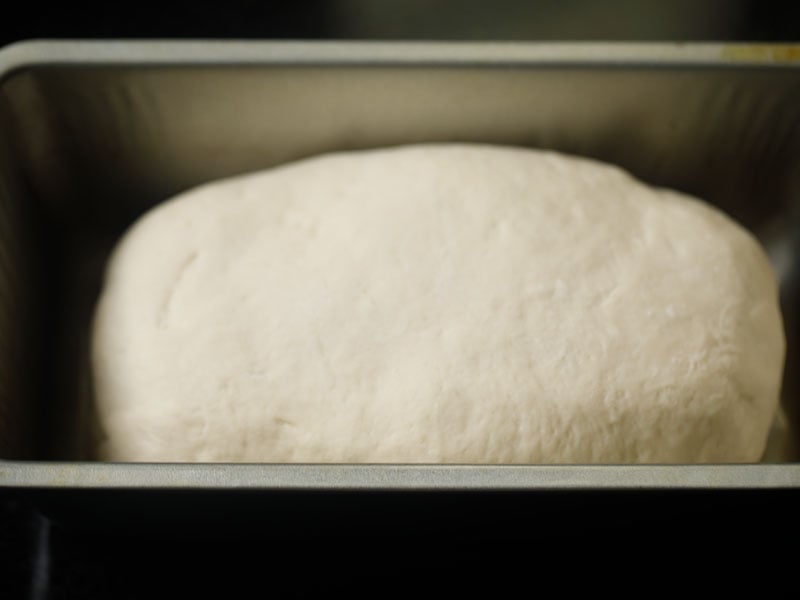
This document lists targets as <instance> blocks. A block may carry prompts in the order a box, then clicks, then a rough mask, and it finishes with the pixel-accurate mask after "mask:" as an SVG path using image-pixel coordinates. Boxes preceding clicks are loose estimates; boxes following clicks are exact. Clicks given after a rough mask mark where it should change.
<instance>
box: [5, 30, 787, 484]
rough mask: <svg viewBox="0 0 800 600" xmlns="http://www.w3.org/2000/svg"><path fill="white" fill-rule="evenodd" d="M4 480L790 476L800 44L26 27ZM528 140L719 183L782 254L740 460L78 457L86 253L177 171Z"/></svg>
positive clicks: (83, 403)
mask: <svg viewBox="0 0 800 600" xmlns="http://www.w3.org/2000/svg"><path fill="white" fill-rule="evenodd" d="M0 127H1V128H2V129H0V431H2V436H0V458H2V460H1V461H0V487H2V488H7V489H15V490H17V491H23V490H29V491H34V490H37V491H38V492H40V493H45V494H47V493H55V492H58V491H62V492H66V491H70V493H78V492H80V491H82V490H83V491H87V492H88V491H101V490H104V491H113V490H117V491H120V490H128V491H131V490H133V491H139V492H146V491H148V490H150V491H160V492H164V491H168V492H199V491H218V492H225V491H239V492H241V491H242V490H247V491H248V492H250V493H257V494H274V493H280V492H287V491H294V492H298V491H317V492H323V493H327V492H349V493H353V494H360V493H362V492H370V491H371V492H393V491H394V492H413V491H434V492H446V491H453V492H461V493H467V494H469V493H479V492H485V491H506V492H509V491H511V492H513V491H519V492H541V491H545V492H546V491H560V492H567V493H571V492H572V491H575V492H586V491H589V492H597V491H603V490H607V491H618V492H619V491H622V492H625V491H632V492H637V493H638V492H642V491H643V490H722V489H748V490H749V489H755V490H763V489H767V488H768V489H786V488H791V489H800V465H799V464H798V463H797V458H798V454H797V451H796V447H797V444H796V440H795V435H794V433H793V432H795V431H798V428H797V425H798V419H799V418H800V385H799V384H800V379H799V378H798V369H797V362H798V342H799V341H800V340H799V338H798V307H800V303H799V302H798V298H797V291H798V276H799V275H800V227H799V226H798V223H800V160H799V159H798V157H800V47H798V46H792V45H778V46H775V45H767V46H763V45H747V44H745V45H730V44H665V43H659V44H651V43H646V44H631V43H610V44H606V43H600V44H598V43H592V44H549V43H546V44H535V43H451V42H448V43H378V42H311V43H308V42H274V43H273V42H200V41H193V42H186V41H184V42H82V41H72V42H46V41H42V42H27V43H21V44H16V45H12V46H9V47H6V48H5V49H3V50H1V51H0ZM421 141H474V142H491V143H502V144H517V145H523V146H531V147H543V148H551V149H555V150H560V151H564V152H570V153H574V154H579V155H584V156H590V157H595V158H598V159H601V160H604V161H608V162H611V163H616V164H618V165H621V166H622V167H624V168H626V169H628V170H629V171H631V172H632V173H633V174H634V175H636V176H638V177H639V178H641V179H642V180H644V181H646V182H648V183H651V184H653V185H663V186H669V187H673V188H676V189H679V190H683V191H686V192H689V193H692V194H695V195H697V196H699V197H702V198H704V199H706V200H707V201H709V202H711V203H713V204H715V205H717V206H718V207H720V208H721V209H723V210H724V211H726V212H728V213H729V214H730V215H732V216H733V217H734V218H736V219H737V220H738V221H739V222H741V223H742V224H744V225H745V226H747V227H748V228H750V229H751V230H752V231H753V232H754V233H755V234H756V235H757V236H758V237H759V238H760V239H761V240H762V242H763V243H764V245H765V246H766V248H767V249H768V251H769V253H770V256H771V258H772V260H773V264H774V266H775V268H776V272H777V273H778V275H779V277H780V282H781V291H782V302H783V309H784V318H785V326H786V335H787V341H788V355H787V359H786V365H785V381H784V386H783V398H782V406H783V413H784V417H785V418H784V419H783V420H782V421H781V422H780V423H778V427H777V428H776V437H775V439H774V440H773V443H772V445H771V449H770V453H769V454H768V455H767V456H765V459H764V461H763V462H762V463H760V464H755V465H649V466H644V465H564V466H558V465H551V466H543V465H530V466H510V465H498V466H480V465H450V466H445V465H286V464H284V465H280V464H259V465H241V464H235V465H234V464H108V463H99V462H94V461H92V456H91V449H90V445H89V444H87V443H86V440H87V439H88V438H89V437H90V433H91V419H90V418H89V415H90V410H89V408H88V407H89V404H90V402H91V393H90V389H89V386H88V378H87V373H88V365H87V362H86V344H87V323H88V319H89V317H90V315H91V311H92V309H93V305H94V301H95V299H96V296H97V293H98V290H99V285H100V276H101V273H102V269H103V266H104V261H105V259H106V257H107V255H108V252H109V250H110V249H111V247H112V246H113V245H114V243H115V242H116V240H117V239H118V236H119V235H120V234H121V233H122V232H123V231H124V230H125V228H126V227H127V226H128V225H130V224H131V223H132V221H133V220H134V219H135V218H136V217H137V216H138V215H140V214H142V213H143V212H144V211H145V210H147V209H148V208H150V207H152V206H153V205H155V204H156V203H158V202H160V201H162V200H164V199H165V198H167V197H169V196H171V195H172V194H174V193H176V192H179V191H181V190H183V189H185V188H187V187H190V186H193V185H195V184H199V183H201V182H204V181H208V180H212V179H215V178H219V177H224V176H228V175H233V174H237V173H242V172H246V171H250V170H254V169H261V168H264V167H269V166H272V165H277V164H280V163H283V162H286V161H291V160H294V159H298V158H301V157H305V156H310V155H314V154H317V153H321V152H327V151H334V150H343V149H357V148H373V147H380V146H387V145H395V144H402V143H409V142H421Z"/></svg>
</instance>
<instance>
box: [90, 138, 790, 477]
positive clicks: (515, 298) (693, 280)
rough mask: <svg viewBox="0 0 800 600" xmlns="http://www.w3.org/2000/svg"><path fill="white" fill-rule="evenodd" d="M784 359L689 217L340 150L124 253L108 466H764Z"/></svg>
mask: <svg viewBox="0 0 800 600" xmlns="http://www.w3.org/2000/svg"><path fill="white" fill-rule="evenodd" d="M784 351H785V340H784V334H783V327H782V321H781V315H780V312H779V307H778V293H777V286H776V281H775V277H774V275H773V273H772V270H771V268H770V265H769V263H768V260H767V258H766V256H765V253H764V252H763V250H762V249H761V247H760V246H759V244H758V242H757V241H756V240H755V238H754V237H753V236H752V235H751V234H750V233H748V232H746V231H745V230H744V229H743V228H742V227H740V226H738V225H737V224H735V223H734V222H733V221H732V220H731V219H730V218H728V217H727V216H725V215H723V214H722V213H721V212H719V211H718V210H716V209H714V208H712V207H711V206H709V205H707V204H705V203H703V202H701V201H699V200H697V199H694V198H691V197H687V196H685V195H682V194H679V193H676V192H674V191H668V190H662V189H655V188H652V187H649V186H647V185H644V184H643V183H640V182H639V181H637V180H635V179H634V178H632V177H631V176H630V175H628V174H627V173H625V172H624V171H622V170H620V169H619V168H616V167H614V166H610V165H605V164H602V163H599V162H595V161H592V160H588V159H583V158H576V157H568V156H564V155H560V154H556V153H552V152H545V151H535V150H528V149H522V148H507V147H499V146H490V145H470V144H463V145H461V144H440V145H439V144H432V145H415V146H405V147H398V148H388V149H380V150H371V151H360V152H349V153H347V152H345V153H339V154H332V155H327V156H321V157H315V158H311V159H305V160H302V161H299V162H296V163H293V164H289V165H285V166H281V167H279V168H274V169H272V170H268V171H264V172H258V173H254V174H248V175H243V176H239V177H234V178H230V179H227V180H222V181H216V182H212V183H209V184H205V185H202V186H200V187H198V188H195V189H192V190H189V191H187V192H185V193H183V194H180V195H178V196H177V197H175V198H173V199H171V200H169V201H167V202H165V203H163V204H161V205H159V206H157V207H155V208H154V209H153V210H151V211H150V212H149V213H148V214H146V215H145V216H144V217H142V218H141V219H140V220H139V221H138V222H137V223H136V224H135V225H134V226H133V227H132V228H131V230H130V231H129V232H128V233H127V235H125V236H124V238H123V240H122V241H121V242H120V244H119V245H118V246H117V248H116V250H115V252H114V254H113V256H112V259H111V261H110V264H109V267H108V271H107V277H106V281H105V286H104V290H103V292H102V294H101V297H100V299H99V303H98V306H97V309H96V313H95V321H94V330H93V355H92V361H93V362H92V364H93V373H94V386H95V393H96V403H97V411H98V415H99V420H100V423H101V426H102V429H103V432H104V439H103V441H102V444H101V446H100V457H101V458H103V459H107V460H116V461H206V462H216V461H223V462H238V461H247V462H325V463H327V462H352V463H363V462H373V463H419V462H425V463H653V462H665V463H694V462H754V461H758V460H759V458H760V457H761V454H762V452H763V451H764V447H765V443H766V440H767V435H768V432H769V428H770V424H771V421H772V418H773V415H774V414H775V411H776V407H777V404H778V396H779V388H780V384H781V376H782V369H783V361H784Z"/></svg>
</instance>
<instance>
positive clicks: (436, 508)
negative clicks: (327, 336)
mask: <svg viewBox="0 0 800 600" xmlns="http://www.w3.org/2000/svg"><path fill="white" fill-rule="evenodd" d="M4 8H5V10H4V11H3V12H4V14H3V15H2V16H0V46H5V45H7V44H9V43H12V42H15V41H20V40H28V39H75V38H91V39H153V38H195V39H261V40H267V39H383V40H403V39H405V40H496V41H502V40H530V41H537V40H538V41H544V40H558V41H587V40H612V41H613V40H631V41H648V40H658V41H760V42H781V41H790V42H796V41H800V2H787V3H777V2H754V1H745V0H727V1H726V0H704V1H690V0H675V1H666V0H664V1H655V0H639V1H637V0H607V1H593V0H563V1H560V2H556V1H531V2H520V1H511V0H497V1H494V2H489V1H478V0H462V1H452V2H448V1H443V0H438V1H437V0H405V1H401V0H330V1H327V2H325V1H322V0H313V1H311V0H306V1H298V2H288V1H284V2H275V1H273V2H269V1H265V2H258V1H254V0H253V1H244V0H242V1H238V2H219V3H216V4H215V3H199V2H188V1H177V2H160V3H155V2H137V3H134V2H119V3H106V4H102V5H99V4H94V3H88V2H60V3H56V2H50V3H48V2H35V1H32V2H17V3H13V5H12V4H8V3H7V4H6V5H5V6H4ZM140 500H141V499H140V498H137V497H136V496H130V495H128V496H124V497H122V498H116V499H115V498H110V499H109V501H110V502H122V503H126V504H127V505H128V506H130V505H135V504H136V503H137V502H139V501H140ZM168 500H169V501H170V502H173V503H174V505H175V506H177V507H178V508H177V509H176V515H179V514H180V513H181V512H182V509H181V507H185V509H186V510H187V511H188V512H190V513H191V512H192V510H194V511H195V512H194V513H193V514H194V516H197V515H198V514H200V515H202V514H203V513H202V501H201V502H200V506H199V507H198V506H194V507H192V504H194V503H197V502H198V500H197V499H195V498H192V497H187V498H171V499H168ZM213 500H214V499H213V498H210V499H209V498H207V499H206V500H205V501H206V502H210V503H212V504H213ZM318 500H319V499H318V498H314V497H302V498H293V499H292V500H291V501H292V503H293V504H292V505H291V506H293V507H296V506H297V502H299V503H300V504H301V505H303V506H305V507H307V510H308V511H310V513H313V512H314V511H319V510H331V504H330V502H327V503H319V502H318ZM372 500H374V498H373V499H372ZM799 500H800V498H799V497H798V494H797V493H796V492H795V491H785V492H784V491H771V492H768V493H767V492H764V493H758V492H756V493H752V492H751V493H743V492H737V491H735V490H728V491H723V492H719V493H714V494H712V493H692V494H686V493H683V494H681V493H678V494H674V493H667V492H651V493H648V494H643V495H639V494H631V493H623V494H593V495H582V496H580V497H578V496H576V495H575V494H558V493H555V494H544V495H543V494H527V495H512V496H509V495H504V494H500V495H491V496H484V497H480V498H471V499H465V498H463V497H461V498H459V497H457V496H452V497H446V496H445V497H443V496H435V495H414V496H397V497H391V496H386V497H383V498H381V499H380V501H379V502H364V501H363V499H361V500H359V499H358V498H357V497H348V496H347V495H344V496H338V497H337V498H336V499H335V501H334V503H333V509H334V510H335V511H338V512H337V513H336V519H337V520H338V523H339V525H340V526H339V527H335V528H333V529H330V530H327V531H317V530H314V529H313V527H311V526H309V527H307V528H305V529H304V532H305V533H304V535H303V536H300V537H293V536H291V535H288V536H287V535H285V534H286V532H284V533H283V534H282V535H280V536H276V535H271V533H270V531H269V529H268V528H267V529H265V524H264V522H263V521H260V520H259V519H258V518H257V517H256V518H255V519H254V520H253V522H252V523H250V522H249V521H248V518H250V516H252V515H258V514H259V510H258V509H259V507H258V506H256V507H254V506H253V502H255V500H254V499H252V498H249V499H248V498H238V505H241V506H249V508H250V510H251V513H248V514H249V515H250V516H247V515H239V518H238V519H237V518H235V515H232V519H233V521H234V522H235V523H236V524H237V525H236V527H235V528H231V527H225V526H220V524H219V523H217V524H216V525H215V526H214V527H212V526H210V525H209V527H207V528H202V527H201V528H197V527H177V526H176V527H164V528H161V527H159V528H155V529H150V528H148V527H147V522H146V520H144V521H142V522H140V523H139V524H138V525H137V526H133V527H128V528H127V529H126V531H124V532H122V531H119V530H117V529H115V528H113V527H95V528H91V529H83V528H81V527H76V526H75V523H74V522H73V523H70V522H69V520H62V519H60V517H59V515H51V514H50V513H49V512H48V511H47V510H46V508H45V510H44V511H42V510H40V508H39V507H40V504H38V503H35V502H34V503H33V504H32V503H31V499H30V497H29V496H21V495H19V494H14V493H7V492H3V491H0V598H3V599H8V600H12V599H15V598H32V599H36V600H39V599H44V598H52V599H55V598H142V597H164V596H166V595H170V596H171V595H179V596H185V595H190V594H197V593H200V592H203V591H211V592H212V594H214V595H224V596H225V597H234V596H238V597H249V596H250V595H252V596H256V597H279V598H284V597H289V598H292V597H319V596H333V597H338V596H341V595H347V596H353V595H360V596H363V597H385V596H387V595H388V596H403V597H414V596H432V595H435V596H445V595H456V594H457V595H461V596H463V595H467V596H488V597H496V596H498V595H502V596H510V595H512V594H513V595H516V594H518V593H521V594H524V595H526V596H529V595H534V594H536V593H537V592H545V591H547V590H548V588H550V589H553V590H557V591H558V592H559V593H569V592H583V593H586V592H587V591H588V592H591V593H594V594H599V593H603V592H612V593H615V594H619V593H622V592H630V591H632V590H642V592H641V593H640V594H637V595H645V594H646V595H647V596H650V595H651V593H652V592H654V591H659V590H660V591H672V592H678V593H686V592H688V591H689V590H693V589H696V588H697V587H698V584H699V585H700V586H701V587H703V588H704V589H705V590H709V591H714V592H715V595H718V594H719V593H720V592H721V591H737V590H738V588H739V587H742V586H746V585H747V584H751V585H755V586H757V587H756V590H757V591H758V592H759V595H761V596H766V595H776V594H775V593H776V592H777V595H778V596H779V597H782V596H787V595H788V597H792V596H794V597H796V596H797V577H796V569H797V567H798V566H800V565H798V562H800V559H797V558H795V556H800V555H797V553H796V548H797V546H798V543H799V542H800V537H798V535H799V534H800V527H798V525H797V520H796V513H797V508H798V507H799V506H800V504H798V501H799ZM75 501H76V502H78V503H80V498H78V499H77V500H75ZM234 504H236V503H234ZM283 509H285V510H290V508H289V507H288V505H285V506H283ZM275 510H281V503H280V502H279V503H278V505H277V507H276V506H275V505H273V506H265V507H263V510H262V513H264V512H266V513H270V511H275ZM292 510H294V509H292ZM270 514H273V513H270ZM365 515H366V516H367V518H365ZM273 516H274V514H273ZM89 518H91V515H89ZM201 520H202V519H201ZM313 522H314V520H313V519H310V520H309V523H313ZM137 528H141V529H140V530H138V531H137ZM301 529H302V528H301ZM272 533H273V534H274V533H275V532H272ZM231 589H233V590H234V592H231V591H230V590H231ZM224 590H228V592H227V593H224ZM245 591H246V592H247V593H246V594H242V593H241V592H245ZM160 592H168V594H162V593H160ZM236 592H239V593H236ZM549 593H552V592H549ZM628 595H630V594H628Z"/></svg>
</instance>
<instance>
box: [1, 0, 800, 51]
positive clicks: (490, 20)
mask: <svg viewBox="0 0 800 600" xmlns="http://www.w3.org/2000/svg"><path fill="white" fill-rule="evenodd" d="M3 13H4V14H3V15H2V18H0V44H1V45H5V44H8V43H10V42H13V41H17V40H23V39H31V38H76V37H84V38H214V39H222V38H237V39H242V38H251V39H286V38H303V39H429V40H437V39H440V40H441V39H445V40H453V39H462V40H673V41H676V40H683V41H688V40H750V41H796V40H797V39H798V38H799V37H800V35H798V27H799V26H800V25H798V23H800V3H798V2H774V1H763V0H762V1H754V0H602V1H597V0H560V1H559V0H531V1H527V2H524V1H520V0H494V1H488V0H327V1H325V0H297V1H295V2H291V1H289V0H283V1H275V0H273V1H269V0H264V1H257V0H237V1H230V2H222V1H221V2H218V3H210V2H191V1H188V0H179V1H175V2H167V1H162V2H150V1H143V2H124V1H123V2H106V3H96V2H91V3H90V2H85V1H78V2H37V1H35V0H34V1H30V2H25V1H22V2H13V3H7V6H6V10H4V11H3Z"/></svg>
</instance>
